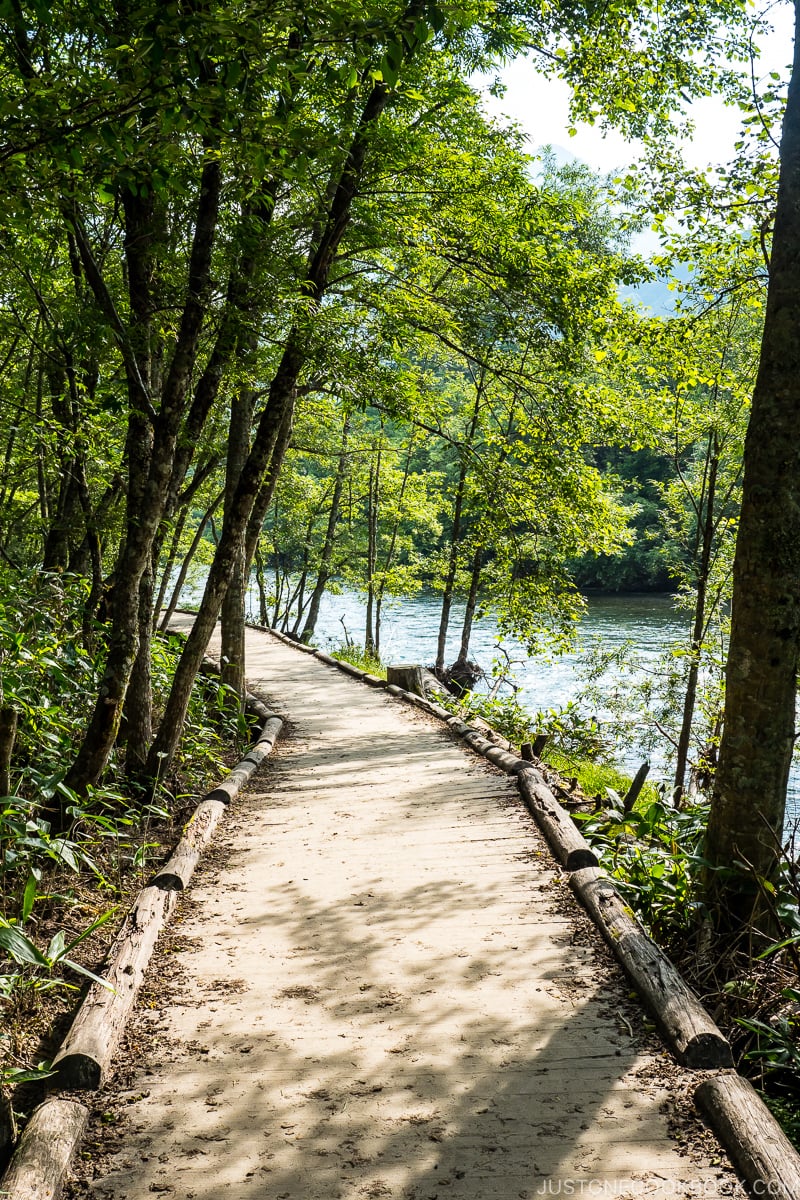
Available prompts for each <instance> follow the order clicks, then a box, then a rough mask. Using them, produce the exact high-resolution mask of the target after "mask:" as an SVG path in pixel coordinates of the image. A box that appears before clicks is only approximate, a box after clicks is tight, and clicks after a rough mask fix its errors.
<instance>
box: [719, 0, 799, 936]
mask: <svg viewBox="0 0 800 1200" xmlns="http://www.w3.org/2000/svg"><path fill="white" fill-rule="evenodd" d="M780 163H781V165H780V182H779V187H778V201H777V209H776V214H775V225H774V231H773V240H772V257H771V264H770V278H769V289H768V293H767V311H766V320H765V325H764V334H763V338H762V343H761V359H760V364H759V370H758V377H757V380H756V386H755V393H754V396H753V406H752V410H751V414H750V423H749V427H748V431H747V438H746V442H745V454H744V463H745V466H744V481H743V489H742V510H741V520H740V524H739V533H738V537H737V542H736V558H735V563H734V573H733V607H732V626H731V639H730V649H729V652H728V664H727V673H726V691H725V717H724V727H723V733H722V742H721V745H720V758H719V766H718V768H717V775H716V782H715V787H714V794H713V798H712V805H711V816H710V820H709V825H708V835H707V839H706V857H707V858H708V859H709V861H710V862H711V863H712V865H713V866H715V867H731V866H732V865H733V864H734V863H736V862H745V863H747V864H749V865H750V866H751V867H752V869H753V871H754V872H755V874H756V876H759V877H761V878H768V879H769V878H771V877H772V876H773V875H774V872H775V867H776V860H777V857H778V847H779V845H780V842H781V839H782V836H783V821H784V812H785V804H786V785H787V781H788V776H789V767H790V764H791V759H792V751H793V748H794V734H795V700H796V693H797V669H798V652H799V649H800V438H798V435H797V431H798V429H800V6H798V4H797V3H796V4H795V43H794V65H793V73H792V81H791V84H790V86H789V98H788V102H787V106H786V113H785V116H784V121H783V136H782V139H781V151H780ZM708 892H709V899H710V902H711V905H712V908H714V909H715V910H716V911H717V913H718V915H719V916H720V917H722V916H723V914H725V920H728V921H729V920H730V919H731V917H732V918H733V920H734V922H736V923H741V922H746V921H747V919H748V918H749V916H750V914H751V913H752V912H753V911H754V910H757V909H758V907H759V899H758V888H757V885H756V883H755V881H753V880H747V879H745V878H743V877H736V878H731V877H730V876H723V877H720V876H719V875H717V874H713V873H712V874H711V875H710V877H709V887H708Z"/></svg>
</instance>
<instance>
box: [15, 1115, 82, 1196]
mask: <svg viewBox="0 0 800 1200" xmlns="http://www.w3.org/2000/svg"><path fill="white" fill-rule="evenodd" d="M88 1120H89V1110H88V1108H86V1106H85V1105H83V1104H79V1103H78V1102H77V1101H76V1100H62V1099H59V1098H57V1097H51V1098H50V1099H49V1100H45V1102H44V1104H40V1105H39V1107H38V1108H36V1109H34V1111H33V1114H32V1115H31V1119H30V1121H29V1122H28V1124H27V1125H26V1126H25V1131H24V1133H23V1134H22V1137H21V1138H20V1141H19V1145H18V1146H17V1150H16V1153H15V1154H14V1157H13V1159H12V1160H11V1165H10V1166H9V1168H8V1170H7V1171H6V1173H5V1175H4V1176H3V1180H2V1184H0V1195H1V1196H3V1197H4V1198H5V1200H57V1197H58V1196H60V1195H61V1190H62V1188H63V1186H64V1182H65V1180H66V1177H67V1171H68V1170H69V1165H70V1163H71V1162H72V1158H73V1155H74V1154H75V1150H76V1148H77V1146H78V1143H79V1142H80V1140H81V1138H82V1137H83V1135H84V1132H85V1130H86V1124H87V1122H88Z"/></svg>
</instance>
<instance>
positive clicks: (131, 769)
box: [123, 563, 153, 780]
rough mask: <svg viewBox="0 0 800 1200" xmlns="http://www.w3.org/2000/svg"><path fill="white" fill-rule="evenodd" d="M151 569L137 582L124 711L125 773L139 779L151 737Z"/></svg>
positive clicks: (149, 564)
mask: <svg viewBox="0 0 800 1200" xmlns="http://www.w3.org/2000/svg"><path fill="white" fill-rule="evenodd" d="M152 638H153V568H152V564H151V563H148V564H147V566H146V567H145V569H144V571H143V572H142V577H141V579H140V580H139V649H138V652H137V655H136V662H135V663H134V667H133V671H132V672H131V679H130V683H129V684H128V691H127V694H126V696H125V707H124V709H123V732H124V737H125V773H126V774H127V776H128V778H129V779H132V780H137V779H140V778H141V775H142V771H143V770H144V765H145V762H146V761H147V754H148V751H149V750H150V742H151V741H152V737H153V673H152V664H151V644H152Z"/></svg>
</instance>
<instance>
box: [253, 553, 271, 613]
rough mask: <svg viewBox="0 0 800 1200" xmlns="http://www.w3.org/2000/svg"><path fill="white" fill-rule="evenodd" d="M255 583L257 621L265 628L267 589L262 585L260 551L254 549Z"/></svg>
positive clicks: (262, 563)
mask: <svg viewBox="0 0 800 1200" xmlns="http://www.w3.org/2000/svg"><path fill="white" fill-rule="evenodd" d="M255 561H256V583H257V585H258V619H259V621H260V622H261V624H262V625H263V626H264V627H265V628H266V626H268V625H269V609H268V607H267V588H266V585H265V583H264V560H263V558H262V557H261V550H260V549H259V548H258V547H256V553H255Z"/></svg>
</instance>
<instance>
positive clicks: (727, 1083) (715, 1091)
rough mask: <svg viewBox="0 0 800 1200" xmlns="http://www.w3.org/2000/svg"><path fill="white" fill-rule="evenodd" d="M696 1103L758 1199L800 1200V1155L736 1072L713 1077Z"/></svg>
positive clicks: (702, 1086)
mask: <svg viewBox="0 0 800 1200" xmlns="http://www.w3.org/2000/svg"><path fill="white" fill-rule="evenodd" d="M694 1099H695V1104H696V1105H697V1107H698V1108H699V1109H700V1111H701V1112H702V1113H703V1115H704V1117H705V1118H706V1120H707V1122H708V1124H709V1125H710V1126H711V1128H712V1129H713V1130H714V1133H715V1134H716V1135H717V1138H718V1139H719V1141H720V1142H721V1143H722V1145H723V1146H724V1147H725V1149H726V1150H727V1151H728V1154H729V1155H730V1156H731V1160H732V1162H733V1163H734V1165H735V1166H736V1169H737V1170H738V1171H739V1173H740V1174H741V1175H742V1176H743V1178H744V1179H745V1181H746V1182H747V1184H748V1185H749V1187H750V1190H751V1191H752V1193H753V1195H755V1196H774V1197H777V1198H778V1200H799V1198H800V1154H798V1153H797V1150H795V1148H794V1146H793V1145H792V1143H791V1142H790V1141H789V1139H788V1137H787V1136H786V1134H785V1133H784V1132H783V1130H782V1129H781V1127H780V1125H779V1124H778V1122H777V1121H776V1120H775V1118H774V1117H773V1115H772V1113H771V1112H770V1111H769V1109H768V1108H767V1106H766V1104H765V1103H764V1101H763V1100H762V1099H761V1097H760V1096H759V1094H758V1092H757V1091H756V1090H755V1088H754V1087H753V1085H752V1084H751V1083H748V1081H747V1080H746V1079H743V1078H742V1076H741V1075H737V1074H736V1073H735V1072H734V1071H731V1072H729V1073H726V1074H724V1075H722V1074H721V1075H714V1076H712V1077H711V1078H709V1079H704V1080H703V1082H702V1083H701V1084H700V1085H699V1087H698V1088H697V1089H696V1091H695V1094H694Z"/></svg>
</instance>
